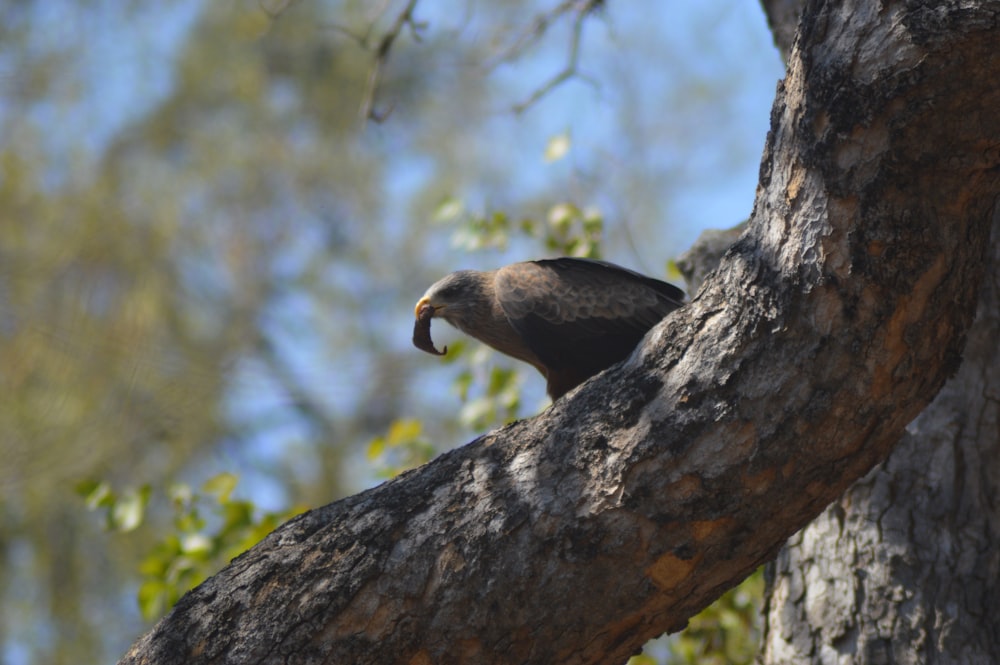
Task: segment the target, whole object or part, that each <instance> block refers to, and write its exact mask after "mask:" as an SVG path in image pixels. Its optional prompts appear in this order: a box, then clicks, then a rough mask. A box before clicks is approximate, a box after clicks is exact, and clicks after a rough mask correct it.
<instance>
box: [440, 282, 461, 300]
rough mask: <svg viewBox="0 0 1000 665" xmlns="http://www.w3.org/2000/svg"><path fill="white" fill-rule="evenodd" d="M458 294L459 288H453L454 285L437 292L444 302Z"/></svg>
mask: <svg viewBox="0 0 1000 665" xmlns="http://www.w3.org/2000/svg"><path fill="white" fill-rule="evenodd" d="M458 292H459V288H458V287H457V286H455V285H454V284H449V285H448V286H446V287H444V288H443V289H441V290H440V291H438V295H439V296H440V297H441V298H444V299H445V300H452V299H454V298H455V297H457V296H458Z"/></svg>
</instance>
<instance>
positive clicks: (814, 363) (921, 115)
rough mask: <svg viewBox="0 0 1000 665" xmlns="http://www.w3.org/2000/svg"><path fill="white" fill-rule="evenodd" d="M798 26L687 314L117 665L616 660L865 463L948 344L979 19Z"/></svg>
mask: <svg viewBox="0 0 1000 665" xmlns="http://www.w3.org/2000/svg"><path fill="white" fill-rule="evenodd" d="M802 26H803V28H802V30H803V32H802V34H801V35H800V40H799V42H798V43H799V44H800V48H797V49H795V50H793V52H792V55H791V58H790V67H789V74H788V77H787V79H786V81H785V82H784V84H783V86H781V88H780V89H779V92H778V96H777V99H776V101H775V105H774V111H773V115H772V119H773V123H772V130H771V132H770V134H769V137H768V141H767V146H766V150H765V156H764V160H763V163H762V166H761V187H760V188H759V190H758V197H757V201H756V204H755V210H754V214H753V217H752V219H751V221H750V224H749V226H748V229H747V231H746V234H745V235H744V236H743V237H742V238H741V239H740V241H739V242H737V244H736V245H735V246H734V248H733V249H732V250H731V251H730V252H729V253H728V254H727V255H726V257H725V258H724V260H723V263H722V265H721V266H720V268H719V270H718V271H716V272H715V273H714V275H713V276H711V277H710V278H709V279H708V280H707V281H706V283H705V285H704V286H703V288H702V289H701V291H700V292H699V295H698V297H697V298H695V300H694V301H693V302H692V303H691V304H689V305H688V306H686V307H684V308H683V309H681V310H679V311H677V312H674V313H673V314H672V315H670V316H669V317H668V318H667V319H666V320H665V321H664V322H663V323H662V324H660V326H658V327H657V328H656V329H654V331H653V332H652V333H651V334H650V335H649V336H648V337H647V338H646V340H645V342H644V343H643V345H642V346H641V347H640V349H639V350H638V351H637V352H636V353H635V354H634V355H633V356H632V358H631V359H630V360H629V361H626V362H625V363H624V364H622V365H620V366H618V367H615V368H612V369H611V370H609V371H607V372H605V373H603V374H601V375H599V376H598V377H596V378H595V379H593V380H591V381H589V382H588V383H586V384H584V385H583V386H582V387H581V388H580V389H578V390H576V391H574V392H571V393H569V394H568V395H567V396H566V397H565V398H563V399H561V400H559V401H558V402H557V403H556V404H555V405H553V406H552V407H551V408H550V409H548V410H547V411H545V412H544V413H542V414H541V415H539V416H538V417H535V418H533V419H530V420H526V421H522V422H518V423H515V424H513V425H510V426H508V427H505V428H503V429H501V430H498V431H496V432H493V433H490V434H488V435H486V436H484V437H481V438H480V439H477V440H476V441H474V442H472V443H470V444H468V445H466V446H464V447H462V448H460V449H458V450H455V451H452V452H450V453H447V454H445V455H442V456H441V457H440V458H438V459H436V460H435V461H433V462H432V463H430V464H428V465H426V466H424V467H421V468H420V469H417V470H414V471H412V472H409V473H406V474H404V475H402V476H400V477H399V478H397V479H395V480H394V481H392V482H389V483H386V484H384V485H382V486H380V487H377V488H375V489H373V490H370V491H367V492H364V493H362V494H359V495H357V496H354V497H350V498H348V499H345V500H343V501H339V502H337V503H334V504H331V505H329V506H326V507H324V508H320V509H317V510H314V511H311V512H309V513H306V514H305V515H302V516H300V517H299V518H296V519H295V520H293V521H291V522H289V523H288V524H286V525H284V526H282V527H281V528H279V529H278V530H276V531H275V532H274V533H272V534H271V535H270V536H268V537H267V538H266V539H265V540H264V541H263V542H261V543H260V544H259V545H257V546H256V547H254V548H253V549H252V550H250V551H249V552H247V553H246V554H244V555H242V556H241V557H239V558H238V559H236V560H235V561H234V562H233V563H232V564H231V565H230V566H228V567H227V568H226V569H224V570H223V571H222V572H220V573H219V574H218V575H216V576H215V577H213V578H211V579H209V580H207V581H206V582H205V583H204V584H202V585H201V586H200V587H198V588H197V589H195V590H194V591H193V592H191V593H189V594H188V595H186V596H185V597H184V598H183V599H182V600H181V602H180V603H179V604H178V605H177V606H176V607H175V608H174V610H173V611H172V612H171V613H170V614H169V615H168V616H167V617H165V618H164V619H163V620H162V621H161V622H160V623H159V624H157V625H156V626H155V627H154V628H153V630H152V631H150V632H149V633H148V634H147V635H145V636H144V637H142V638H141V639H140V640H139V641H138V642H137V643H136V644H135V645H134V646H133V648H132V650H131V651H130V652H129V653H128V654H127V655H126V656H125V658H124V659H123V661H122V662H124V663H182V662H183V663H209V662H231V663H258V662H260V663H278V662H302V663H320V662H328V663H457V662H464V663H546V664H548V663H615V662H618V663H620V662H624V661H625V659H626V658H627V657H628V656H629V655H630V654H632V653H635V652H636V651H637V650H638V649H639V648H640V647H641V646H642V644H643V643H644V642H645V641H646V640H647V639H649V638H650V637H652V636H655V635H658V634H660V633H662V632H664V631H669V630H676V629H679V628H681V627H682V626H683V625H684V624H685V622H686V620H687V618H688V617H689V616H691V615H692V614H693V613H694V612H697V611H698V610H700V609H701V608H703V607H704V606H705V605H707V604H708V603H709V602H711V601H712V600H713V599H714V598H716V597H717V596H718V595H719V594H720V593H722V591H724V590H725V589H726V588H728V587H729V586H731V585H733V584H735V583H737V582H738V581H739V580H741V579H742V578H743V577H744V576H745V575H746V574H747V573H748V572H750V571H752V570H753V569H754V568H755V567H757V566H758V565H760V563H762V562H763V561H765V560H767V559H768V558H770V557H772V556H773V555H774V554H775V553H776V552H777V550H778V548H779V547H780V546H781V544H782V543H783V542H784V541H785V539H786V538H788V537H789V536H790V535H791V534H793V533H795V532H796V531H797V530H799V529H800V528H801V527H802V526H804V525H805V524H806V523H807V522H808V521H809V520H810V519H812V518H813V517H815V516H816V515H817V514H818V513H820V512H821V511H822V510H823V508H824V507H825V506H826V505H827V504H829V503H830V502H831V501H833V500H834V499H836V498H837V497H838V496H839V495H840V494H842V493H843V491H844V490H845V489H846V488H847V487H848V486H849V485H850V484H851V483H853V482H854V481H855V480H857V479H858V478H860V477H861V476H863V475H864V474H865V473H866V472H868V471H869V470H870V469H871V468H872V467H873V466H874V465H875V464H876V463H878V462H879V461H881V460H882V459H884V458H885V456H886V455H887V454H888V452H889V451H890V449H891V447H892V445H893V444H894V443H895V442H896V441H898V439H899V437H900V434H901V433H902V432H903V429H904V427H905V426H906V424H907V423H909V422H910V421H911V420H912V419H913V418H914V417H915V416H916V415H917V414H918V413H919V412H920V410H921V409H922V408H923V407H924V406H925V405H926V404H927V403H928V402H929V400H930V399H931V398H932V397H933V396H934V394H935V393H936V392H937V391H938V389H939V388H940V387H941V385H942V384H943V383H944V381H945V380H946V378H947V377H948V376H949V375H950V374H951V373H953V372H954V371H955V369H956V367H957V365H958V360H959V357H960V353H961V349H962V346H963V343H964V340H965V334H966V331H967V329H968V325H969V323H970V322H971V320H972V313H973V308H974V305H975V300H976V295H977V294H978V288H979V281H980V278H981V275H982V269H983V257H984V251H985V247H986V241H987V234H988V231H989V220H990V211H991V209H992V207H993V202H994V197H995V196H996V195H997V192H998V191H1000V171H998V164H1000V139H998V137H1000V114H997V113H996V109H997V108H1000V86H997V85H996V81H997V80H998V78H1000V49H997V48H996V37H995V35H996V32H995V29H996V17H995V16H994V14H993V13H992V12H991V11H989V10H988V9H981V8H977V7H976V5H975V3H969V2H966V3H963V5H962V8H961V9H959V8H957V6H954V5H951V4H946V5H941V4H940V3H929V4H928V5H927V6H924V5H920V4H918V3H890V4H884V5H883V6H881V7H880V8H875V7H874V6H873V5H872V4H871V3H868V2H864V1H862V0H857V2H847V3H832V4H824V3H812V4H810V5H809V7H808V8H807V9H806V12H805V16H804V19H803V22H802ZM971 63H974V64H975V68H973V67H972V65H971Z"/></svg>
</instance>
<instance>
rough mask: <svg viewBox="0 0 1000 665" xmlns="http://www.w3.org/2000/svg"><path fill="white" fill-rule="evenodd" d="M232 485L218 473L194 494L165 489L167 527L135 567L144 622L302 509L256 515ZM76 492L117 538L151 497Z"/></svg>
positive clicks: (106, 489)
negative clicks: (237, 496)
mask: <svg viewBox="0 0 1000 665" xmlns="http://www.w3.org/2000/svg"><path fill="white" fill-rule="evenodd" d="M238 480H239V479H238V477H237V476H236V475H235V474H232V473H220V474H218V475H216V476H213V477H211V478H209V479H208V480H206V481H205V482H204V483H203V484H202V486H201V491H200V492H199V491H195V490H194V489H192V488H191V486H190V485H187V484H185V483H175V484H172V485H170V486H169V487H168V488H167V490H166V494H167V496H168V497H169V499H170V505H171V507H172V512H173V519H172V523H171V524H172V528H171V529H170V530H168V531H166V532H165V533H164V534H163V535H162V536H161V537H159V538H158V539H157V540H156V541H155V542H154V543H153V546H152V548H151V550H150V552H149V553H148V554H147V555H146V556H145V558H144V559H143V560H142V562H141V563H140V565H139V572H140V573H141V575H142V582H141V584H140V586H139V591H138V603H139V609H140V611H141V612H142V616H143V617H144V618H145V619H146V620H149V621H152V620H154V619H157V618H159V617H160V616H162V615H163V613H164V612H165V611H166V610H168V609H169V608H170V607H172V606H173V605H174V604H175V603H176V602H177V601H178V600H179V599H180V597H181V596H182V595H184V593H185V592H186V591H188V590H190V589H192V588H194V587H195V586H197V585H198V584H200V583H201V582H202V581H203V580H204V579H205V578H206V577H208V576H210V575H212V574H213V573H216V572H218V571H219V569H220V568H222V567H223V566H224V565H226V564H227V563H229V562H230V561H231V560H232V559H234V558H236V556H238V555H239V554H241V553H242V552H245V551H246V550H247V549H249V548H250V547H252V546H253V545H255V544H256V543H257V542H259V541H260V540H261V539H262V538H263V537H264V536H266V535H267V534H269V533H270V532H271V531H273V530H274V529H275V528H276V527H277V526H278V525H279V524H281V523H283V522H285V521H287V520H289V519H291V518H292V517H294V516H295V515H298V514H299V513H301V512H303V511H304V510H305V507H304V506H296V507H294V508H291V509H288V510H283V511H281V512H261V511H260V510H258V509H257V508H256V506H254V504H253V502H252V501H248V500H246V499H235V498H234V497H233V491H234V490H235V489H236V484H237V482H238ZM77 492H78V493H79V494H80V495H81V496H83V497H84V499H85V500H86V502H87V506H88V507H89V508H90V509H91V510H100V511H103V512H104V517H105V519H104V523H105V528H106V529H108V530H109V531H117V532H122V533H124V532H129V531H133V530H135V529H136V528H138V527H139V526H140V525H141V524H142V523H143V522H144V521H145V517H146V508H147V506H148V504H149V500H150V494H151V490H150V487H149V486H148V485H143V486H142V487H141V488H139V489H137V490H136V489H130V490H125V491H123V492H121V493H120V494H118V493H115V492H114V491H113V490H112V489H111V487H110V486H109V485H108V483H106V482H99V481H85V482H82V483H80V484H78V485H77Z"/></svg>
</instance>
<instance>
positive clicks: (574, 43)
mask: <svg viewBox="0 0 1000 665" xmlns="http://www.w3.org/2000/svg"><path fill="white" fill-rule="evenodd" d="M603 4H604V0H585V1H584V2H579V1H576V2H564V3H562V4H561V5H559V6H558V7H556V8H555V9H554V10H553V11H552V12H550V13H549V14H546V15H544V16H541V17H538V18H536V20H535V24H534V25H535V33H534V34H535V40H536V41H537V39H539V38H541V36H542V35H543V34H544V33H545V31H546V30H547V29H548V26H549V25H550V23H551V21H552V19H553V18H555V17H558V16H561V15H562V14H564V13H566V11H568V9H570V8H572V9H575V10H576V18H574V19H573V32H572V36H571V37H570V42H569V57H568V58H567V61H566V65H565V66H564V67H563V68H562V70H561V71H559V72H558V73H556V74H555V75H554V76H553V77H552V78H550V79H549V80H548V81H546V82H545V84H544V85H542V86H541V87H539V88H536V89H535V91H534V92H532V93H531V95H530V96H529V97H528V98H527V99H526V100H524V101H523V102H521V103H519V104H515V105H514V106H513V109H512V110H513V111H514V113H517V114H520V113H523V112H524V111H525V110H527V109H528V108H530V107H531V106H532V105H534V104H535V103H536V102H538V100H540V99H541V98H543V97H545V96H546V95H548V94H549V93H550V92H552V91H553V90H555V89H556V88H557V87H559V86H560V85H562V84H563V83H565V82H566V81H568V80H569V79H571V78H579V79H581V80H584V81H588V82H590V83H591V84H592V85H596V82H594V81H593V80H591V79H589V78H588V77H586V76H583V75H582V74H580V69H579V65H580V41H581V38H582V35H583V23H584V21H585V20H586V19H587V16H588V15H589V14H590V13H591V12H593V11H595V10H597V9H600V8H601V7H602V6H603Z"/></svg>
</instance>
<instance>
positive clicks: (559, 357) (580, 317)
mask: <svg viewBox="0 0 1000 665" xmlns="http://www.w3.org/2000/svg"><path fill="white" fill-rule="evenodd" d="M495 287H496V297H497V300H498V302H499V304H500V306H501V308H502V309H503V312H504V314H505V315H506V316H507V318H508V320H509V321H510V323H511V326H513V327H514V329H515V330H516V331H517V332H518V334H520V335H521V336H522V337H523V338H524V341H525V342H526V343H527V344H528V346H529V347H530V348H531V350H532V351H533V352H534V353H535V354H536V355H537V356H538V358H539V359H540V360H541V361H542V362H543V363H544V364H545V366H546V367H547V368H549V369H550V371H551V370H556V371H560V370H570V369H572V370H573V371H574V372H575V373H576V374H579V375H581V376H582V378H581V379H580V380H581V381H582V380H583V379H585V378H587V377H589V376H592V375H593V374H596V373H597V372H599V371H601V370H602V369H605V368H606V367H609V366H610V365H612V364H614V363H616V362H618V361H620V360H622V359H624V358H625V357H626V356H627V355H628V354H629V353H630V352H631V351H632V349H634V348H635V346H636V344H638V342H639V340H640V339H642V336H643V335H645V334H646V332H647V331H648V330H649V329H650V328H652V327H653V326H654V325H656V323H657V322H659V321H660V319H662V318H663V317H664V316H665V315H666V314H667V313H669V312H671V311H673V310H674V309H676V308H678V307H680V305H681V304H682V302H683V297H684V293H683V292H682V291H681V290H680V289H678V288H677V287H675V286H673V285H671V284H667V283H666V282H661V281H659V280H656V279H652V278H650V277H646V276H644V275H640V274H639V273H636V272H632V271H631V270H627V269H625V268H621V267H619V266H616V265H614V264H612V263H607V262H604V261H594V260H588V259H572V258H561V259H550V260H543V261H528V262H524V263H515V264H512V265H509V266H507V267H505V268H501V269H500V270H499V271H498V272H497V275H496V279H495Z"/></svg>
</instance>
